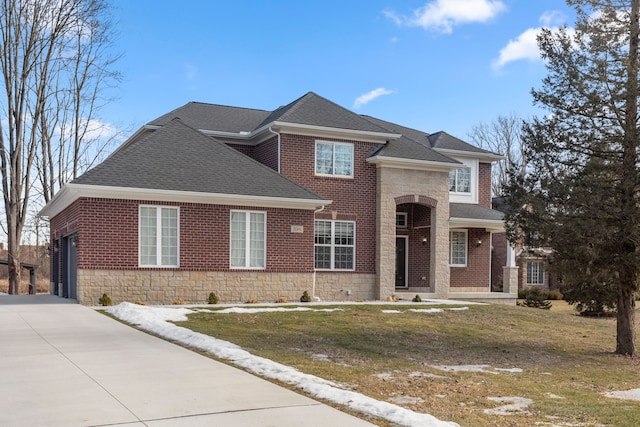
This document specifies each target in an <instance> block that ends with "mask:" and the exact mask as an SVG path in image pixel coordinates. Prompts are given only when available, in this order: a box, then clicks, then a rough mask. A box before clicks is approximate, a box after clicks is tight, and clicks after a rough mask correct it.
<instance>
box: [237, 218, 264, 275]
mask: <svg viewBox="0 0 640 427" xmlns="http://www.w3.org/2000/svg"><path fill="white" fill-rule="evenodd" d="M266 216H267V214H266V213H265V212H255V211H231V244H230V251H229V252H230V258H231V268H255V269H259V268H265V267H266V264H267V263H266V254H267V249H266V238H265V237H266V227H265V225H266Z"/></svg>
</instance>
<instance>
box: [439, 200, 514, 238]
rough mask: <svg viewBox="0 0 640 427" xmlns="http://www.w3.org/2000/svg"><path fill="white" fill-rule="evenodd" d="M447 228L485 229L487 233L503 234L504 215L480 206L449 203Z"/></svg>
mask: <svg viewBox="0 0 640 427" xmlns="http://www.w3.org/2000/svg"><path fill="white" fill-rule="evenodd" d="M449 227H451V228H486V229H487V230H488V231H495V232H503V231H504V214H503V213H502V212H500V211H496V210H494V209H489V208H485V207H484V206H480V205H474V204H467V203H450V204H449Z"/></svg>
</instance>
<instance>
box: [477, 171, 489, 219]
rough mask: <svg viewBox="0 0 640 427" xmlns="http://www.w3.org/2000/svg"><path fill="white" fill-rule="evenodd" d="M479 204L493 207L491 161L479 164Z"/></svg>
mask: <svg viewBox="0 0 640 427" xmlns="http://www.w3.org/2000/svg"><path fill="white" fill-rule="evenodd" d="M478 204H479V205H480V206H484V207H485V208H490V207H491V163H480V164H479V165H478Z"/></svg>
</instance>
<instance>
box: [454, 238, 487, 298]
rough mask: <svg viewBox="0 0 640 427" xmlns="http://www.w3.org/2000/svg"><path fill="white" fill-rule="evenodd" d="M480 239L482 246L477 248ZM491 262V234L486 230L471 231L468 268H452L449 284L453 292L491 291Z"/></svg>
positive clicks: (468, 239)
mask: <svg viewBox="0 0 640 427" xmlns="http://www.w3.org/2000/svg"><path fill="white" fill-rule="evenodd" d="M479 239H480V240H482V244H481V245H480V246H477V242H478V240H479ZM490 262H491V244H490V234H489V233H488V232H486V231H484V229H478V228H471V229H469V230H468V233H467V266H466V267H451V276H450V282H449V283H450V286H451V288H452V289H451V290H452V291H459V289H454V288H468V289H467V290H469V291H472V290H473V291H476V290H478V291H479V290H484V291H489V290H490V287H489V280H490V274H491V271H490ZM471 288H473V289H471Z"/></svg>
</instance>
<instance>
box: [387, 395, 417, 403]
mask: <svg viewBox="0 0 640 427" xmlns="http://www.w3.org/2000/svg"><path fill="white" fill-rule="evenodd" d="M389 400H390V401H392V402H393V403H397V404H398V405H414V404H416V403H423V402H424V399H422V398H420V397H412V396H396V397H392V398H391V399H389Z"/></svg>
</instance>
